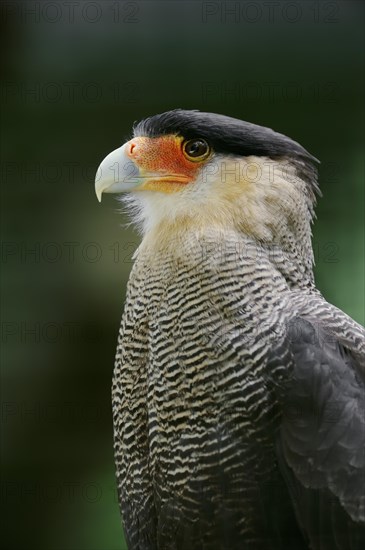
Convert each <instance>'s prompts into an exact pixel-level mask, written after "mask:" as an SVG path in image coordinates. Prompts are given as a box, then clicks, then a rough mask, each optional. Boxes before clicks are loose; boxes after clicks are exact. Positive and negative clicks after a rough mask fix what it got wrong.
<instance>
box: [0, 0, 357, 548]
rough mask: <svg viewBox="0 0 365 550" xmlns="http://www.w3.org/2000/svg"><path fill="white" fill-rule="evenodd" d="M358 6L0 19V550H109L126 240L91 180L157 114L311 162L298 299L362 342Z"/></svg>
mask: <svg viewBox="0 0 365 550" xmlns="http://www.w3.org/2000/svg"><path fill="white" fill-rule="evenodd" d="M363 15H364V5H363V3H362V2H360V1H358V2H353V1H346V2H342V1H334V2H312V1H308V2H299V1H297V2H279V1H276V2H270V1H265V2H243V1H242V2H200V1H194V2H190V1H170V2H168V1H165V2H155V1H132V2H119V1H118V0H116V1H110V2H109V1H108V0H105V1H99V2H82V1H74V2H62V1H61V2H58V1H53V2H40V1H37V2H33V1H28V2H25V3H22V2H17V1H16V2H14V1H5V2H3V3H2V5H1V24H2V38H3V41H5V48H6V50H5V51H6V59H5V63H4V64H3V85H2V123H3V139H2V163H1V169H2V174H1V176H2V199H3V201H2V205H3V211H2V239H3V241H2V258H1V260H2V323H1V328H2V359H3V361H2V365H3V366H2V396H1V404H2V410H1V411H2V416H1V421H2V451H3V458H2V486H1V490H2V492H1V498H2V505H3V512H2V518H3V528H2V530H3V540H4V548H5V549H17V550H22V549H27V550H32V549H37V550H43V549H44V550H121V549H122V548H124V547H125V546H124V542H123V534H122V528H121V524H120V518H119V511H118V506H117V500H116V495H115V483H114V465H113V453H112V425H111V404H110V384H111V375H112V369H113V360H114V350H115V343H116V336H117V331H118V327H119V320H120V316H121V312H122V308H123V300H124V292H125V285H126V281H127V278H128V273H129V271H130V268H131V256H132V252H133V250H134V249H135V248H136V246H137V244H138V242H139V238H138V235H137V234H136V233H134V232H133V231H132V230H131V229H124V228H123V224H125V222H126V220H127V218H126V217H125V216H124V215H123V214H122V213H120V212H119V211H118V209H119V206H118V203H117V202H116V200H115V198H113V197H112V196H106V197H105V198H104V200H103V203H102V204H101V205H100V204H98V202H97V200H96V197H95V195H94V183H93V182H94V174H95V171H96V168H97V166H98V164H99V162H100V161H101V159H102V158H104V156H105V155H106V154H107V153H108V152H110V151H111V150H112V149H114V148H116V147H117V146H119V145H120V144H121V143H122V142H123V141H124V140H125V139H126V138H128V137H130V132H131V125H132V123H133V121H135V120H139V119H141V118H143V117H145V116H147V115H150V114H154V113H157V112H161V111H165V110H168V109H171V108H174V107H183V108H188V109H189V108H198V109H201V110H208V111H214V112H220V113H225V114H228V115H232V116H236V117H238V118H242V119H245V120H248V121H251V122H255V123H257V124H262V125H265V126H270V127H273V128H274V129H276V130H277V131H280V132H283V133H285V134H287V135H289V136H291V137H292V138H294V139H296V140H298V141H299V142H300V143H302V144H303V145H304V146H305V147H306V148H308V149H309V150H310V151H311V152H312V153H313V154H314V155H315V156H316V157H318V158H319V159H320V160H321V162H322V165H321V170H320V183H321V188H322V191H323V198H322V199H320V201H319V204H318V208H317V216H318V221H317V222H316V224H315V227H314V246H315V256H316V279H317V283H318V286H319V288H320V289H321V290H322V292H323V293H324V295H325V296H326V298H327V299H328V300H329V301H330V302H333V303H335V304H336V305H337V306H339V307H340V308H342V309H343V310H344V311H346V312H347V313H348V314H350V315H351V316H352V317H354V318H355V319H356V320H357V321H359V322H361V323H364V289H363V278H364V246H363V245H364V213H363V202H364V201H363V199H364V188H363V180H364V163H363V152H364V149H363V147H364V144H363V138H364V127H363V114H364V112H363V105H362V101H363V97H364V81H363V74H362V63H363V57H364V49H363V42H362V24H363Z"/></svg>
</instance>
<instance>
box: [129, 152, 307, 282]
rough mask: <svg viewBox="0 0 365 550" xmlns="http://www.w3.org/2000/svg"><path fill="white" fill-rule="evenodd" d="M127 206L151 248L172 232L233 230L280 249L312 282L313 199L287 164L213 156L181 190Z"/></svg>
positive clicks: (141, 196) (150, 194)
mask: <svg viewBox="0 0 365 550" xmlns="http://www.w3.org/2000/svg"><path fill="white" fill-rule="evenodd" d="M126 201H127V204H128V206H130V207H131V210H132V218H133V221H134V222H135V223H137V225H138V226H139V228H140V229H141V230H142V233H143V235H144V241H145V243H146V245H147V243H148V247H151V249H153V247H154V246H158V247H159V248H160V247H164V246H168V242H169V241H171V240H175V239H174V235H176V232H177V233H178V234H179V233H184V232H185V231H191V230H198V231H199V232H200V231H201V230H204V228H212V227H213V228H216V229H218V230H219V231H221V232H224V231H232V230H235V231H238V232H239V233H241V234H243V236H245V237H248V238H249V239H252V240H254V241H255V242H257V244H258V245H259V246H261V247H266V248H268V249H272V248H279V249H281V250H282V251H283V253H284V254H286V255H287V256H288V261H290V262H294V263H297V264H298V265H297V268H298V269H299V270H300V271H301V272H302V273H303V277H305V278H308V277H309V279H312V264H313V253H312V246H311V230H310V224H311V219H312V215H313V205H312V199H311V198H310V196H309V193H308V191H307V186H306V183H305V182H304V181H302V180H301V179H300V178H299V177H298V175H297V174H296V171H295V168H294V166H293V165H291V164H290V163H289V162H288V161H287V160H279V161H278V160H271V159H269V158H266V157H254V156H252V157H246V158H243V157H233V156H232V157H225V156H224V157H223V156H219V155H215V156H214V157H213V158H212V159H211V160H210V161H209V162H208V163H207V164H206V165H205V166H204V167H203V168H202V169H201V171H200V173H199V176H198V178H197V180H196V181H195V182H194V183H193V184H189V185H187V186H186V187H184V188H182V189H181V191H177V192H174V193H159V192H154V191H143V192H136V193H134V194H132V195H129V196H128V197H127V199H126ZM151 252H152V250H151Z"/></svg>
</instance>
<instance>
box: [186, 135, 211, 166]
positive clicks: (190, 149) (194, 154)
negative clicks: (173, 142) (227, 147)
mask: <svg viewBox="0 0 365 550" xmlns="http://www.w3.org/2000/svg"><path fill="white" fill-rule="evenodd" d="M183 152H184V155H185V156H186V157H187V158H188V159H189V160H194V161H200V160H204V159H205V158H207V156H208V155H209V153H210V147H209V145H208V143H207V142H206V141H204V139H189V141H185V142H184V143H183Z"/></svg>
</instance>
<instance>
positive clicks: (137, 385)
mask: <svg viewBox="0 0 365 550" xmlns="http://www.w3.org/2000/svg"><path fill="white" fill-rule="evenodd" d="M172 249H173V252H172ZM282 261H283V257H282V255H280V254H279V253H278V251H275V250H271V251H269V250H265V248H261V249H257V247H256V246H254V243H252V242H250V241H249V240H248V239H245V238H244V237H243V236H242V235H239V234H236V233H227V234H221V233H219V232H217V231H214V230H211V231H210V232H209V231H207V232H206V234H204V235H199V236H197V235H195V234H194V233H191V234H189V233H187V234H184V233H183V234H182V235H179V238H178V242H176V241H175V240H173V242H172V243H171V250H166V249H162V250H161V249H160V250H159V249H158V248H157V250H156V249H155V250H154V254H153V257H151V255H150V253H149V250H148V248H147V249H145V248H144V247H143V246H142V248H141V249H140V251H139V253H138V257H137V259H136V263H135V266H134V268H133V272H132V275H131V281H130V284H129V289H128V299H127V302H126V308H125V313H124V318H123V323H122V329H121V333H120V340H119V345H118V350H117V360H116V368H115V373H114V383H113V403H114V421H115V452H116V461H117V472H118V481H119V491H120V493H121V494H122V495H123V497H122V498H121V502H122V512H123V515H124V518H125V524H126V525H132V526H133V528H132V529H131V530H130V531H127V538H128V540H129V541H130V546H131V548H139V549H142V548H146V549H147V548H148V549H149V548H176V549H177V548H184V549H185V548H186V549H188V548H191V549H198V548H204V549H205V548H206V549H210V548H214V549H218V548H219V549H227V550H228V549H234V548H240V549H242V548H286V547H289V545H290V544H292V545H295V547H296V548H300V544H303V539H302V536H301V535H300V533H299V530H298V528H297V527H296V525H295V520H294V515H293V512H292V510H290V509H289V495H288V493H287V490H286V488H285V486H284V484H283V483H282V481H281V480H280V477H279V471H278V465H277V461H276V458H275V448H274V446H275V434H277V432H278V427H279V421H280V415H281V410H280V406H279V402H278V393H277V391H276V389H277V387H278V386H281V385H283V386H284V385H285V381H287V380H288V379H289V377H290V374H291V372H290V364H291V358H290V357H289V353H288V349H286V348H285V346H283V349H281V350H280V345H281V344H282V342H283V341H284V340H285V337H286V336H285V335H286V323H287V321H288V320H290V319H292V318H294V317H295V316H296V315H300V314H301V313H302V312H303V311H304V306H305V304H307V303H308V300H307V299H305V298H310V297H311V298H312V301H313V303H314V306H313V303H312V309H313V308H314V310H315V309H316V307H317V309H320V308H321V307H322V309H324V304H325V302H324V301H323V299H322V298H321V297H320V295H319V294H318V292H317V291H316V290H315V288H314V287H312V288H311V287H309V290H307V291H306V296H303V291H301V292H299V293H298V292H296V291H297V289H296V288H295V287H294V288H293V286H292V285H291V283H290V281H289V282H288V281H286V279H285V278H284V276H283V275H282V274H281V273H280V271H279V270H278V269H277V265H280V264H281V263H282ZM327 308H328V304H327ZM346 319H347V318H346V317H345V316H343V318H342V322H343V324H345V323H346V322H350V321H349V320H347V321H346ZM350 324H351V322H350ZM359 336H361V334H360V335H359ZM359 341H361V340H359ZM273 349H275V353H273ZM274 356H275V357H274ZM274 358H275V360H273V359H274ZM136 497H137V498H136ZM283 499H286V500H287V503H288V505H287V506H284V507H283V508H282V509H281V511H280V513H278V510H276V511H275V507H277V506H278V505H280V506H281V507H282V506H283ZM137 518H138V521H137ZM303 547H304V546H303Z"/></svg>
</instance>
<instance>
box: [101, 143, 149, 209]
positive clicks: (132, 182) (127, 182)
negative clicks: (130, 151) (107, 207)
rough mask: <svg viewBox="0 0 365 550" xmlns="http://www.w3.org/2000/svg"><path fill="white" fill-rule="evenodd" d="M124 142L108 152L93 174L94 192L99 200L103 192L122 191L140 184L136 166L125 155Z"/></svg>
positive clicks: (125, 145)
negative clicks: (94, 174)
mask: <svg viewBox="0 0 365 550" xmlns="http://www.w3.org/2000/svg"><path fill="white" fill-rule="evenodd" d="M127 145H128V144H127V143H125V144H124V145H123V146H122V147H119V149H115V151H112V152H111V153H109V155H108V156H107V157H105V159H104V160H103V161H102V163H101V164H100V166H99V168H98V170H97V172H96V176H95V193H96V196H97V198H98V201H99V202H101V196H102V194H103V193H123V192H125V191H130V190H131V189H134V188H135V187H137V186H138V185H140V184H141V181H142V180H141V178H140V173H139V168H138V166H137V165H136V164H135V163H134V162H133V161H132V160H131V159H130V158H129V157H128V156H127V154H126V147H127Z"/></svg>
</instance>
